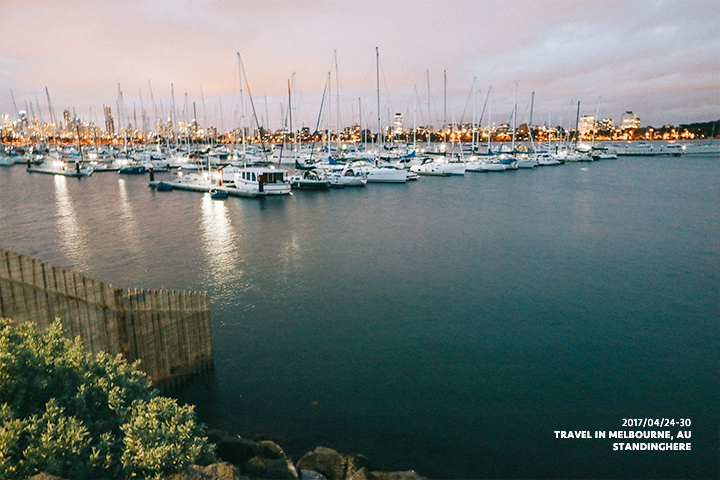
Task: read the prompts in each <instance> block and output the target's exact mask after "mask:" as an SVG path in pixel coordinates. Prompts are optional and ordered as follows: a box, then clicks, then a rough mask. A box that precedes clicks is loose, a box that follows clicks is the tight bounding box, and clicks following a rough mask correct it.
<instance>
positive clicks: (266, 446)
mask: <svg viewBox="0 0 720 480" xmlns="http://www.w3.org/2000/svg"><path fill="white" fill-rule="evenodd" d="M258 443H259V444H260V445H261V446H262V447H263V456H264V457H265V458H287V455H285V450H283V449H282V448H281V447H280V445H278V444H277V443H275V442H271V441H270V440H262V441H260V442H258Z"/></svg>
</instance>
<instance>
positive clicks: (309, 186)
mask: <svg viewBox="0 0 720 480" xmlns="http://www.w3.org/2000/svg"><path fill="white" fill-rule="evenodd" d="M288 182H289V183H290V186H291V187H292V188H297V189H299V190H327V189H328V188H330V180H328V178H327V177H326V176H325V174H324V173H323V172H319V171H317V170H316V169H313V170H305V171H302V172H298V173H296V174H295V175H293V176H292V177H290V178H288Z"/></svg>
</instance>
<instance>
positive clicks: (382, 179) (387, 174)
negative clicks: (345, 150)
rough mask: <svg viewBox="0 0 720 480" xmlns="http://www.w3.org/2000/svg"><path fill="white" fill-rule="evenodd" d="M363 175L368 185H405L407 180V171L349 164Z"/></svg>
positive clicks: (392, 166)
mask: <svg viewBox="0 0 720 480" xmlns="http://www.w3.org/2000/svg"><path fill="white" fill-rule="evenodd" d="M351 166H352V167H354V168H358V169H359V170H360V172H362V173H363V174H365V176H366V177H367V181H368V183H405V182H407V180H408V171H407V170H405V169H403V168H400V167H396V166H394V165H382V166H380V165H374V164H372V163H370V162H365V161H359V162H354V163H352V164H351Z"/></svg>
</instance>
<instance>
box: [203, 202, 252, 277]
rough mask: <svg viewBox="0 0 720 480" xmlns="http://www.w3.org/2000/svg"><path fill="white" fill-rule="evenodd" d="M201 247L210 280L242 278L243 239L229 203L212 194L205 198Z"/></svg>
mask: <svg viewBox="0 0 720 480" xmlns="http://www.w3.org/2000/svg"><path fill="white" fill-rule="evenodd" d="M202 229H203V230H202V247H203V249H204V250H205V252H204V254H205V259H206V261H207V268H206V269H205V272H206V274H207V275H208V277H209V278H208V280H209V282H210V283H211V284H213V285H216V286H220V285H223V284H224V283H226V282H227V281H228V279H230V278H233V279H236V280H237V279H242V278H243V277H244V270H243V269H242V268H240V260H241V252H240V251H239V248H240V246H241V245H240V242H239V241H238V237H237V235H236V233H235V232H236V229H235V228H233V225H232V223H231V221H230V214H229V212H228V208H227V204H226V203H225V202H224V201H217V200H213V199H212V198H211V197H210V195H209V194H204V195H203V198H202Z"/></svg>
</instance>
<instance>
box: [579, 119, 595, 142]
mask: <svg viewBox="0 0 720 480" xmlns="http://www.w3.org/2000/svg"><path fill="white" fill-rule="evenodd" d="M594 128H595V116H594V115H585V116H584V117H580V122H579V123H578V131H579V132H580V138H584V137H591V136H592V132H593V129H594Z"/></svg>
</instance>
